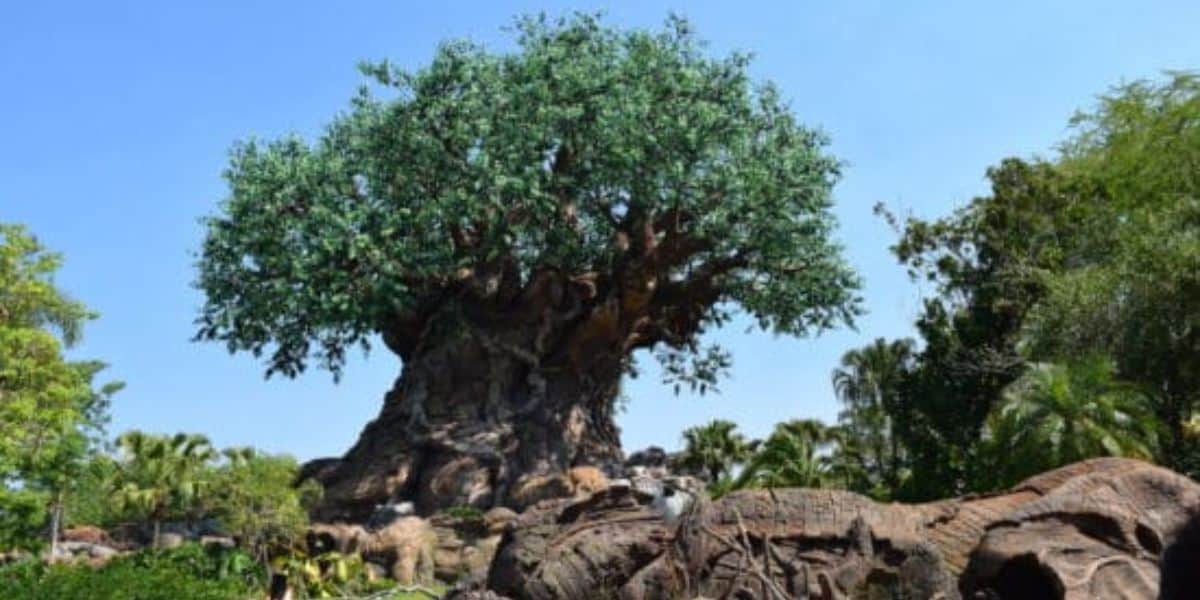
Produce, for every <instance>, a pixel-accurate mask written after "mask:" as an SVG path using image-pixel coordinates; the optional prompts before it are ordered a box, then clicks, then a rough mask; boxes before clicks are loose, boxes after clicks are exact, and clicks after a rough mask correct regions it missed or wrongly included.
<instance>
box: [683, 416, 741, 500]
mask: <svg viewBox="0 0 1200 600" xmlns="http://www.w3.org/2000/svg"><path fill="white" fill-rule="evenodd" d="M683 440H684V448H683V453H682V455H681V456H680V458H679V462H680V464H681V465H682V466H683V467H685V468H687V469H690V470H693V471H700V472H702V473H704V474H706V475H707V476H708V481H709V483H711V484H717V483H719V482H720V481H721V480H722V479H724V478H725V477H727V476H729V474H730V472H731V471H732V470H733V467H734V466H736V465H738V464H741V462H742V461H744V460H746V458H748V457H749V456H750V452H751V445H750V444H749V443H748V442H747V441H746V438H745V437H743V436H742V434H741V433H738V431H737V423H734V422H733V421H726V420H723V419H714V420H712V421H710V422H709V423H708V424H706V425H698V426H696V427H691V428H688V429H686V430H684V432H683Z"/></svg>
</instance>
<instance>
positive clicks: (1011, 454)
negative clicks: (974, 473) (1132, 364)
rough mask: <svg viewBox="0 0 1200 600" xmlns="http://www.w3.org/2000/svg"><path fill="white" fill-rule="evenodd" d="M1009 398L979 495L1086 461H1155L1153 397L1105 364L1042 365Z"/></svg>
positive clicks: (991, 437) (1000, 412)
mask: <svg viewBox="0 0 1200 600" xmlns="http://www.w3.org/2000/svg"><path fill="white" fill-rule="evenodd" d="M1004 396H1005V400H1004V402H1003V403H1002V404H1001V405H1000V406H998V407H997V408H996V410H995V411H994V412H993V414H992V415H991V416H990V417H989V419H988V425H987V430H986V433H985V435H984V443H983V450H982V452H981V462H983V464H984V467H985V468H982V469H979V473H980V476H981V477H982V478H983V480H982V481H981V482H979V484H978V485H977V487H979V488H982V489H997V488H1005V487H1009V486H1011V485H1014V484H1016V483H1017V482H1019V481H1021V480H1023V479H1025V478H1027V477H1030V476H1032V475H1035V474H1037V473H1040V472H1042V471H1046V470H1049V469H1053V468H1055V467H1060V466H1063V465H1066V464H1070V463H1072V462H1076V461H1080V460H1083V459H1085V458H1092V457H1096V456H1129V457H1134V458H1141V459H1150V458H1152V457H1153V456H1154V453H1155V449H1156V448H1155V441H1156V431H1155V430H1156V428H1157V425H1158V423H1157V422H1156V421H1155V419H1154V418H1153V416H1152V414H1151V413H1150V410H1149V405H1148V403H1147V401H1146V396H1145V394H1143V393H1142V392H1141V391H1140V390H1138V389H1137V388H1135V387H1133V386H1130V385H1127V384H1122V383H1120V382H1117V381H1115V380H1114V379H1113V368H1112V364H1111V362H1110V361H1108V360H1107V359H1105V358H1102V357H1093V358H1091V359H1088V360H1083V361H1077V362H1074V363H1071V364H1067V365H1056V364H1039V365H1035V366H1034V367H1033V368H1032V369H1031V370H1030V371H1029V372H1027V373H1026V374H1025V375H1024V376H1023V377H1022V378H1021V379H1018V380H1017V381H1015V382H1013V384H1012V385H1010V386H1009V387H1008V388H1007V389H1006V390H1005V394H1004Z"/></svg>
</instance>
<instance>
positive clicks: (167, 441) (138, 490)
mask: <svg viewBox="0 0 1200 600" xmlns="http://www.w3.org/2000/svg"><path fill="white" fill-rule="evenodd" d="M117 446H118V447H119V448H120V450H121V453H122V457H121V458H122V459H121V462H120V470H119V472H118V475H117V479H116V485H117V488H116V495H115V498H116V502H117V503H118V504H119V505H121V506H123V507H124V508H125V509H126V510H129V511H131V512H133V513H134V514H137V515H138V516H139V517H141V518H142V519H143V520H144V521H145V522H147V523H150V524H151V525H152V527H153V535H152V539H153V542H152V545H153V546H154V547H155V548H157V547H158V546H159V541H160V534H161V528H162V522H163V521H164V520H166V519H169V518H189V517H193V516H195V509H196V507H197V506H198V503H199V500H200V497H201V494H202V492H203V491H204V487H205V485H206V484H207V483H208V481H207V476H208V473H207V472H206V469H207V468H208V467H209V462H210V461H212V460H213V459H214V458H216V456H217V453H216V451H215V450H214V449H213V447H212V445H211V444H210V443H209V441H208V438H206V437H204V436H202V435H194V434H192V435H189V434H185V433H177V434H175V435H173V436H166V435H152V434H147V433H143V432H141V431H130V432H127V433H124V434H122V435H121V436H120V437H119V438H117Z"/></svg>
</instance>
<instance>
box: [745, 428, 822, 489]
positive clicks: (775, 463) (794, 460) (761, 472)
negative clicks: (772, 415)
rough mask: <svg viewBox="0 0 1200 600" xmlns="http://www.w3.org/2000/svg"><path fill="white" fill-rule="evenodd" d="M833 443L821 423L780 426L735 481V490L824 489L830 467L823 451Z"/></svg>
mask: <svg viewBox="0 0 1200 600" xmlns="http://www.w3.org/2000/svg"><path fill="white" fill-rule="evenodd" d="M832 441H833V440H832V438H831V437H830V432H829V429H828V428H827V427H825V425H824V424H822V423H821V422H820V421H815V420H810V419H801V420H795V421H787V422H784V423H779V424H778V425H776V426H775V431H774V432H772V433H771V435H770V436H769V437H768V438H767V439H766V441H764V442H763V443H762V446H761V447H759V448H758V450H757V451H756V452H755V453H754V455H753V456H752V457H751V458H750V460H749V461H748V462H747V463H746V466H745V468H743V469H742V472H741V473H740V474H739V475H738V477H737V479H736V480H734V483H733V489H742V488H747V487H765V488H773V487H808V488H819V487H825V485H826V481H827V477H828V472H829V465H828V461H827V456H822V455H821V450H822V449H824V448H826V447H827V446H828V445H829V444H830V443H831V442H832Z"/></svg>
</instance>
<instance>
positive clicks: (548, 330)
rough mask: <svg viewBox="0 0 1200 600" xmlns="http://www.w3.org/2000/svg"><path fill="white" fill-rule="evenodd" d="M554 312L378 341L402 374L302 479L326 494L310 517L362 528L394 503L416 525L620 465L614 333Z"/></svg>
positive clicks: (593, 315)
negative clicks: (334, 454)
mask: <svg viewBox="0 0 1200 600" xmlns="http://www.w3.org/2000/svg"><path fill="white" fill-rule="evenodd" d="M536 299H537V298H536V297H535V298H533V300H536ZM551 300H558V302H555V303H551V304H550V305H548V306H538V305H537V304H536V303H531V302H524V303H522V305H521V306H520V308H519V309H518V310H515V311H509V312H507V313H492V314H487V315H484V316H482V317H481V316H479V315H465V316H464V315H460V316H459V317H457V319H458V320H457V322H456V324H454V325H449V326H447V323H449V322H452V321H451V320H449V319H445V318H443V319H442V320H441V321H439V322H438V323H437V324H436V325H437V326H441V328H442V331H440V332H439V331H431V330H430V329H431V328H432V327H433V326H430V325H426V326H425V328H424V330H423V331H416V332H414V331H411V330H409V331H405V330H402V329H399V328H397V329H394V330H392V331H390V332H388V333H387V334H385V342H387V344H388V346H389V347H391V348H393V349H394V350H396V351H397V353H398V354H400V355H401V357H402V358H403V359H404V368H403V372H402V373H401V375H400V377H399V379H398V380H397V381H396V384H395V386H394V387H393V388H392V390H391V391H390V392H389V393H388V394H387V395H386V396H385V398H384V403H383V408H382V410H381V411H380V413H379V416H378V417H376V418H375V420H373V421H372V422H371V423H369V424H368V425H367V426H366V428H365V429H364V430H363V432H362V434H361V435H360V437H359V439H358V442H357V443H356V444H355V445H354V447H353V448H351V449H350V451H349V452H348V453H347V454H346V455H345V456H344V457H343V458H342V459H341V460H333V461H314V463H310V465H308V466H307V467H306V469H305V473H304V474H305V475H311V476H314V477H316V478H317V479H318V481H320V482H321V483H322V484H323V485H324V486H325V497H324V500H323V502H322V505H321V507H320V508H319V509H318V510H317V511H316V513H317V514H316V515H315V516H316V517H317V518H318V519H320V520H326V521H330V520H350V521H362V520H364V519H366V518H367V517H368V516H369V515H370V513H371V512H372V511H373V510H374V509H375V507H376V505H378V504H382V503H394V502H401V501H412V502H413V503H414V504H415V507H416V509H417V512H419V513H421V514H428V513H431V512H434V511H436V510H438V509H441V508H446V507H450V506H460V505H469V506H475V507H480V508H487V507H490V506H495V505H506V504H510V498H511V494H512V491H513V486H514V484H516V483H517V482H518V479H520V478H523V477H525V478H528V477H535V476H539V475H549V474H560V473H562V472H563V471H564V470H566V469H568V468H569V467H572V466H577V465H595V466H599V467H602V468H606V467H609V466H610V465H614V464H616V463H618V462H619V461H620V460H621V449H620V441H619V437H618V431H617V427H616V425H615V423H614V421H613V405H614V401H615V399H616V396H617V393H618V390H619V385H620V379H621V375H622V373H623V372H624V368H625V365H626V360H627V358H628V352H629V348H627V347H625V346H623V344H622V339H623V338H622V336H620V335H617V332H618V331H619V330H620V329H622V328H621V327H619V323H616V322H615V320H614V319H606V318H605V314H606V311H605V307H604V306H603V305H602V304H599V305H592V306H587V307H586V310H585V308H584V305H582V304H581V303H580V301H579V299H578V298H577V299H576V300H575V301H573V302H572V301H571V300H570V299H569V298H563V297H562V295H561V294H560V295H559V297H555V298H551ZM563 304H565V305H566V308H563V307H562V306H561V305H563ZM608 312H614V311H608ZM610 321H613V322H610ZM413 340H416V342H415V343H414V342H413Z"/></svg>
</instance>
